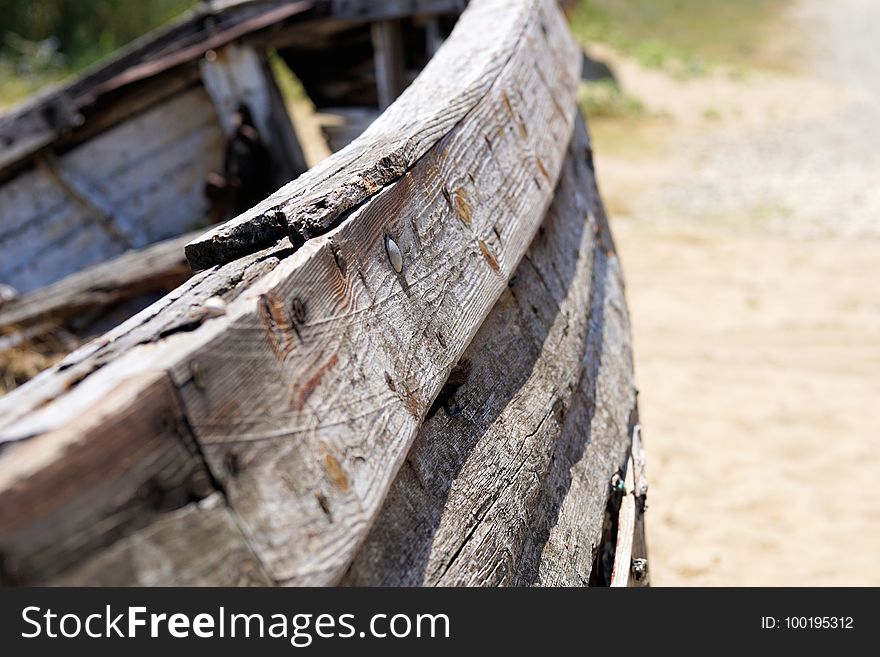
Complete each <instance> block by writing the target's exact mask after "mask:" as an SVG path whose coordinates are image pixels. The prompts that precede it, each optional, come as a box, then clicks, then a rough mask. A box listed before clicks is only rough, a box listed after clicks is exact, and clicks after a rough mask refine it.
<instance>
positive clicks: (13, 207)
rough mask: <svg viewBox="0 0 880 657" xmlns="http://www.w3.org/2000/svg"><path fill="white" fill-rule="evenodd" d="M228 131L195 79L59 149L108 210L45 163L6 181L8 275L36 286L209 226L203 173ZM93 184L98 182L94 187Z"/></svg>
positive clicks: (69, 170) (68, 173)
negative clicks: (82, 197)
mask: <svg viewBox="0 0 880 657" xmlns="http://www.w3.org/2000/svg"><path fill="white" fill-rule="evenodd" d="M223 145H224V136H223V132H222V130H221V128H220V124H219V122H218V121H217V120H216V117H215V116H214V113H213V109H212V107H211V101H210V98H209V97H208V95H207V94H206V93H205V91H204V90H203V89H201V88H192V89H189V90H187V91H184V92H182V93H181V94H180V95H178V96H176V97H174V98H171V99H168V100H166V101H164V102H162V103H159V104H158V105H156V106H154V107H151V108H150V109H148V110H146V111H145V112H143V113H142V114H140V115H138V116H136V117H133V118H132V119H131V120H130V121H127V122H125V123H123V124H121V125H118V126H116V127H114V128H112V129H110V130H108V131H106V132H104V133H103V134H101V135H98V136H96V137H95V138H94V139H92V140H90V141H88V142H86V143H83V144H81V145H80V146H77V147H76V148H74V149H72V150H70V151H68V152H66V153H64V154H63V155H59V156H57V157H56V158H55V160H56V161H57V168H58V170H59V171H61V172H63V173H64V174H65V176H64V177H65V178H67V179H69V180H72V181H74V182H73V185H74V186H75V187H77V188H78V189H80V190H81V191H83V193H85V194H87V195H88V196H89V197H90V198H91V199H92V201H90V202H89V203H92V204H94V203H95V202H96V201H95V199H97V198H99V197H100V199H101V200H100V201H97V203H99V204H100V208H99V210H100V213H101V214H103V215H105V221H104V222H103V223H102V222H96V221H95V218H94V217H95V212H94V210H93V209H90V208H89V207H83V205H84V204H83V203H82V202H80V201H78V200H76V199H73V198H71V197H70V195H68V193H66V192H65V191H64V189H63V188H62V187H60V186H58V184H57V182H56V181H55V180H53V178H52V177H51V176H50V175H47V172H46V171H45V169H43V170H40V169H35V170H31V171H27V172H24V173H22V174H20V175H19V176H18V177H16V178H15V179H13V180H10V181H8V182H7V183H6V184H4V185H2V186H0V280H2V281H3V282H4V283H8V284H10V285H12V286H13V287H15V288H16V289H18V290H19V291H20V292H28V291H30V290H34V289H36V288H39V287H42V286H45V285H48V284H51V283H54V282H55V281H58V280H60V279H61V278H64V277H65V276H68V275H70V274H72V273H74V272H76V271H79V270H80V269H82V268H84V267H87V266H89V265H93V264H96V263H99V262H104V261H106V260H107V259H108V258H110V257H113V256H116V255H119V254H121V253H122V252H123V251H125V249H126V247H125V245H124V243H121V242H120V240H119V238H118V236H117V235H116V234H111V233H108V232H107V230H106V229H105V225H106V224H107V223H108V222H109V223H110V225H111V229H112V230H113V231H116V233H118V234H120V235H122V236H123V242H126V243H129V244H132V245H133V246H134V247H136V248H137V247H143V246H146V245H148V244H152V243H154V242H156V241H158V240H162V239H167V238H170V237H174V236H175V235H179V234H180V233H181V232H186V231H189V230H192V229H194V228H197V227H198V226H203V225H205V218H206V217H207V216H208V210H209V206H208V201H207V199H206V198H205V195H204V182H205V179H206V177H207V176H208V174H209V173H210V172H211V171H214V170H218V169H219V168H221V165H222V161H223ZM87 190H93V192H94V193H91V192H88V191H87Z"/></svg>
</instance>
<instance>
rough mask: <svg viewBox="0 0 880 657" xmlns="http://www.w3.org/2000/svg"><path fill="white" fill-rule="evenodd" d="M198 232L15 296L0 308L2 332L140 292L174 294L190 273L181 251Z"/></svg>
mask: <svg viewBox="0 0 880 657" xmlns="http://www.w3.org/2000/svg"><path fill="white" fill-rule="evenodd" d="M197 234H198V233H187V234H186V235H182V236H181V237H176V238H173V239H170V240H166V241H164V242H159V243H157V244H154V245H152V246H149V247H147V248H145V249H141V250H135V251H129V252H127V253H125V254H123V255H121V256H119V257H118V258H114V259H113V260H110V261H109V262H105V263H102V264H100V265H95V266H94V267H88V268H86V269H83V270H82V271H79V272H77V273H75V274H71V275H70V276H68V277H67V278H63V279H61V280H60V281H58V282H57V283H54V284H52V285H48V286H46V287H44V288H40V289H39V290H34V291H33V292H30V293H27V294H23V295H21V296H18V297H15V298H14V299H12V300H10V301H8V302H6V303H4V304H3V305H2V306H0V328H8V327H23V326H31V325H33V324H35V323H40V322H43V321H45V320H46V319H50V318H52V319H64V318H67V317H70V316H73V315H76V314H78V313H81V312H83V311H84V310H87V309H91V308H96V307H101V306H109V305H111V304H114V303H117V302H119V301H122V300H124V299H128V298H131V297H133V296H137V295H139V294H144V293H147V292H152V291H159V290H165V291H170V290H172V289H174V288H175V287H177V286H178V285H180V284H181V283H182V282H183V281H185V280H186V279H187V278H189V276H191V275H192V270H191V269H190V267H189V263H187V261H186V257H184V255H183V247H184V245H185V244H186V243H187V242H189V241H190V240H191V239H192V238H193V237H194V236H196V235H197Z"/></svg>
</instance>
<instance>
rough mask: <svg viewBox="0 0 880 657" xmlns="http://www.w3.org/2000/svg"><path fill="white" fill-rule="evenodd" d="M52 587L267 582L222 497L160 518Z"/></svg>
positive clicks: (56, 579) (57, 579)
mask: <svg viewBox="0 0 880 657" xmlns="http://www.w3.org/2000/svg"><path fill="white" fill-rule="evenodd" d="M48 583H49V584H50V585H52V586H268V585H271V583H272V582H271V580H270V579H269V577H268V575H266V572H265V570H264V569H263V567H262V566H261V565H260V562H259V560H258V559H257V558H256V557H255V556H254V554H253V552H252V551H251V550H250V548H249V547H248V546H247V543H246V542H245V540H244V537H243V536H242V534H241V531H240V530H239V528H238V526H237V525H236V524H235V518H234V517H233V516H232V514H231V513H229V510H228V509H227V508H226V507H225V503H224V501H223V499H222V496H221V495H220V494H219V493H214V494H213V495H211V496H210V497H207V498H205V499H204V500H202V501H201V502H199V503H198V504H190V505H187V506H185V507H183V508H182V509H180V510H178V511H174V512H172V513H169V514H166V515H164V516H161V517H159V518H158V519H157V520H156V522H154V523H153V524H152V525H150V526H149V527H146V528H144V529H142V530H140V531H138V532H135V533H134V534H132V535H131V536H129V537H127V538H125V539H123V540H121V541H119V542H117V543H115V544H114V545H113V546H111V547H109V548H107V549H106V550H102V551H101V552H99V553H97V554H96V555H94V556H93V557H90V558H87V559H84V560H83V561H82V562H81V563H78V564H77V565H76V566H74V567H72V568H70V569H68V570H67V571H65V572H64V573H62V574H61V575H59V576H57V577H54V578H52V579H51V580H49V582H48Z"/></svg>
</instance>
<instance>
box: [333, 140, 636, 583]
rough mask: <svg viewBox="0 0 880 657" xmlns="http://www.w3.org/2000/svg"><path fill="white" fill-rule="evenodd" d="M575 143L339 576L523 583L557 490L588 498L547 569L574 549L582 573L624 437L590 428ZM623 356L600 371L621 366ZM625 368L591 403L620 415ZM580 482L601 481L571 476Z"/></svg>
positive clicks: (584, 170) (587, 181)
mask: <svg viewBox="0 0 880 657" xmlns="http://www.w3.org/2000/svg"><path fill="white" fill-rule="evenodd" d="M588 149H589V143H588V139H587V135H586V131H585V130H584V128H583V125H582V124H581V125H579V126H578V127H577V128H576V132H575V137H574V139H573V142H572V146H571V147H570V149H569V154H568V158H567V160H566V164H565V167H564V169H563V173H562V176H561V179H560V182H559V185H558V187H557V189H556V195H555V199H554V202H553V205H552V206H551V208H550V210H549V211H548V213H547V217H546V219H545V220H544V224H543V225H542V228H541V231H540V233H539V236H538V237H536V239H535V241H534V243H533V244H532V245H531V247H530V249H529V251H528V253H527V254H526V257H525V258H524V260H523V261H522V264H521V265H520V267H519V269H518V270H517V272H516V274H515V276H514V278H513V279H512V280H511V282H510V285H509V290H508V291H506V292H505V293H504V294H503V295H502V296H501V298H500V299H499V301H498V303H497V304H496V305H495V307H494V308H493V309H492V312H491V314H490V315H489V317H488V318H487V319H486V321H485V322H484V323H483V325H482V327H481V328H480V331H479V333H478V334H477V335H476V337H475V338H474V340H473V342H472V343H471V345H470V346H469V347H468V350H467V351H466V352H465V354H464V356H463V357H462V360H461V361H460V363H459V365H458V366H457V368H456V370H454V371H453V372H454V374H453V377H451V379H455V380H454V381H452V382H451V383H447V386H446V387H445V388H444V391H443V392H441V394H440V398H439V400H442V402H443V403H442V404H437V403H435V412H434V413H433V415H430V416H429V418H428V419H427V420H426V421H425V423H424V424H423V425H422V427H421V429H420V431H419V435H418V438H417V439H416V441H415V443H414V445H413V448H412V449H411V450H410V453H409V454H408V456H407V458H406V461H405V463H404V465H403V466H402V468H401V470H400V472H399V474H398V476H397V479H396V480H395V482H394V485H393V486H392V488H391V491H390V492H389V494H388V497H387V499H386V501H385V504H384V506H383V509H382V511H381V513H380V514H379V516H378V519H377V521H376V524H375V525H374V527H373V528H372V530H371V532H370V534H369V536H368V538H367V539H366V540H365V542H364V545H363V546H362V547H361V549H360V550H359V552H358V554H357V557H356V558H355V560H354V562H353V564H352V566H351V568H350V570H349V571H348V573H347V574H346V576H345V578H344V580H343V583H345V584H350V585H381V586H389V585H391V586H400V585H420V586H423V585H458V586H473V585H511V584H524V583H531V582H532V581H534V577H535V571H536V570H537V565H538V562H539V558H540V554H541V551H542V550H543V548H544V546H545V543H544V542H542V540H541V537H542V536H543V538H544V541H546V539H547V534H546V527H552V526H553V525H554V524H555V520H556V517H557V515H558V513H559V510H560V507H561V503H562V499H555V496H556V495H560V494H561V496H562V498H564V499H565V500H566V502H567V503H570V504H572V505H575V506H585V507H587V508H591V511H592V512H591V513H586V514H584V516H583V517H582V518H581V521H582V522H580V523H579V524H578V525H577V526H576V527H572V529H574V531H573V532H571V533H570V535H569V536H567V537H566V541H567V546H568V550H569V552H570V554H562V555H559V556H560V557H561V558H562V559H564V560H565V562H567V563H563V564H560V569H568V570H573V569H574V561H575V560H574V559H572V558H571V555H572V554H574V553H582V554H584V555H585V557H586V564H585V565H586V577H585V579H584V580H583V583H585V582H586V580H588V579H589V573H590V566H591V562H592V553H593V549H594V547H595V546H596V545H597V544H598V541H599V536H600V534H601V530H602V523H603V518H604V513H603V511H604V506H605V499H606V498H607V486H608V481H609V479H610V477H611V474H612V472H613V469H614V467H616V466H613V465H611V462H613V461H614V460H615V459H616V458H617V454H618V453H619V452H620V451H621V450H622V449H625V448H626V444H627V441H628V436H627V434H626V432H625V427H624V430H623V431H620V430H617V428H616V427H611V426H603V425H600V424H595V425H594V419H595V412H594V406H595V404H596V403H597V400H596V397H597V396H598V395H600V394H603V393H604V392H605V391H604V390H598V388H597V387H596V386H597V373H598V371H599V368H600V363H599V362H597V360H596V359H597V357H598V358H599V359H600V360H601V357H602V355H603V352H604V350H605V349H606V347H607V345H606V342H605V340H606V337H605V332H606V326H605V320H604V319H603V317H604V315H603V309H604V303H605V294H606V293H607V291H608V290H607V286H606V281H605V279H604V278H603V272H604V271H605V268H606V267H607V266H608V259H609V257H610V256H609V254H608V253H607V251H606V248H605V245H604V243H603V241H602V240H601V239H597V237H596V235H597V233H598V232H599V230H600V223H599V220H598V219H597V216H596V212H595V208H598V207H600V206H599V202H598V198H597V194H596V190H595V187H594V184H593V173H592V170H591V168H590V161H589V158H588ZM612 321H613V320H612ZM627 364H628V363H627V362H625V361H624V362H622V363H619V364H618V363H614V362H611V363H605V364H604V367H605V368H606V369H608V368H616V367H620V368H621V369H623V371H624V372H626V370H625V368H626V367H627ZM458 374H462V376H461V377H458V376H457V375H458ZM628 374H629V377H630V379H629V383H630V385H629V386H628V387H625V388H621V389H620V390H615V391H613V392H614V394H613V395H609V396H608V397H607V399H605V402H606V403H607V404H608V405H609V410H610V412H612V413H614V414H615V415H618V416H620V415H622V416H623V417H626V414H627V413H629V411H630V409H631V407H632V404H633V400H634V392H633V389H632V380H631V370H630V371H629V372H628ZM598 432H604V435H601V436H600V435H597V433H598ZM596 445H601V448H602V449H606V448H607V447H611V448H612V449H611V452H612V453H611V454H610V459H609V464H608V465H607V466H604V464H603V463H600V464H599V465H600V466H604V467H599V468H596V469H593V470H590V471H589V472H584V471H580V472H579V473H578V475H577V477H576V476H575V474H574V473H572V474H571V475H569V474H568V473H569V470H570V469H571V468H573V467H574V466H576V465H577V464H578V463H579V462H580V461H582V460H585V459H587V458H589V457H588V456H587V453H588V452H589V451H590V450H591V449H594V448H595V446H596ZM602 456H603V458H608V455H604V454H603V455H602ZM576 478H583V479H579V480H578V482H575V481H574V479H576ZM592 480H596V481H598V482H600V485H601V482H603V481H604V486H605V490H603V489H602V488H599V489H596V487H591V486H589V485H584V483H583V482H584V481H587V482H588V481H592ZM577 483H579V484H580V485H579V486H578V485H576V484H577ZM560 491H561V493H560ZM588 495H589V496H592V495H596V496H597V497H598V500H597V501H596V503H595V504H591V500H590V499H589V497H586V496H588ZM569 498H571V499H570V500H569ZM566 583H568V584H579V583H581V582H580V581H577V580H574V581H572V580H571V579H569V581H568V582H566Z"/></svg>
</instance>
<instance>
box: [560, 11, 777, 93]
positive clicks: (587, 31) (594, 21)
mask: <svg viewBox="0 0 880 657" xmlns="http://www.w3.org/2000/svg"><path fill="white" fill-rule="evenodd" d="M787 2H788V0H581V1H580V3H579V6H578V8H577V10H576V11H575V14H574V16H573V18H572V29H573V30H574V32H575V34H576V35H577V36H578V37H579V38H580V39H581V40H582V41H585V42H590V41H597V42H602V43H607V44H610V45H612V46H614V47H616V48H618V49H619V50H622V51H623V52H625V53H627V54H628V55H630V56H632V57H635V58H636V59H637V60H638V61H639V62H640V63H641V64H642V65H644V66H648V67H652V68H659V69H663V70H665V71H667V72H670V73H673V74H676V75H680V76H683V77H689V76H695V75H700V74H703V73H705V72H707V71H709V70H711V68H713V67H715V66H718V65H725V66H731V67H741V66H750V65H753V64H756V63H760V59H761V42H762V37H763V36H764V34H765V33H766V32H765V30H766V28H767V25H768V19H770V18H772V17H773V16H775V15H776V13H777V12H778V11H779V10H780V9H782V8H783V7H784V6H785V5H786V4H787Z"/></svg>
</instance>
